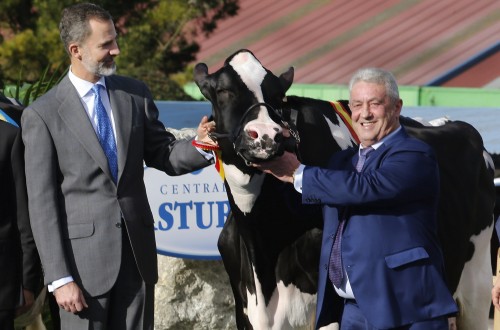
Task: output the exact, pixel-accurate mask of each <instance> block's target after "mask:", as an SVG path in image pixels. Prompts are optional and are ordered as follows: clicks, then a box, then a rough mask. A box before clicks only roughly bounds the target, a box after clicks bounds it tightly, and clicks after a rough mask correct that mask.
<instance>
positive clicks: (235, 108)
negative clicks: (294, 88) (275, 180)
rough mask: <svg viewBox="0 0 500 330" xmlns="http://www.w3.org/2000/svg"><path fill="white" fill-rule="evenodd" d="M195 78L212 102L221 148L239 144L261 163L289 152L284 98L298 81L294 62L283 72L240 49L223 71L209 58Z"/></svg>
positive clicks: (246, 156)
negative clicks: (278, 73)
mask: <svg viewBox="0 0 500 330" xmlns="http://www.w3.org/2000/svg"><path fill="white" fill-rule="evenodd" d="M194 79H195V82H196V84H197V85H198V87H199V88H200V90H201V92H202V93H203V95H204V96H205V97H206V98H207V99H208V100H209V101H210V102H211V103H212V115H213V117H214V121H215V123H216V132H217V133H216V134H214V135H215V136H216V137H217V138H218V140H219V141H218V142H219V144H220V145H221V148H223V149H224V148H226V150H227V149H228V148H229V149H233V150H234V152H235V153H237V154H238V155H240V156H241V157H242V158H243V159H244V160H245V161H246V163H249V162H252V163H258V162H260V161H264V160H268V159H270V158H272V157H273V156H275V155H279V154H281V153H282V152H283V149H284V143H283V140H284V138H283V128H282V125H283V123H282V118H281V111H280V109H281V104H282V102H283V99H284V97H285V93H286V91H287V90H288V88H289V87H290V85H291V84H292V81H293V68H290V69H289V70H288V71H287V72H285V73H283V74H282V75H281V76H279V77H277V76H275V75H274V74H273V73H272V72H271V71H269V70H267V69H266V68H264V67H263V66H262V64H261V63H260V62H259V60H257V59H256V58H255V56H254V55H253V54H252V52H250V51H248V50H239V51H237V52H236V53H234V54H233V55H231V56H230V57H228V58H227V59H226V61H225V63H224V66H223V67H222V68H221V69H219V70H218V71H216V72H214V73H212V74H209V73H208V67H207V65H206V64H205V63H199V64H197V65H196V67H195V69H194Z"/></svg>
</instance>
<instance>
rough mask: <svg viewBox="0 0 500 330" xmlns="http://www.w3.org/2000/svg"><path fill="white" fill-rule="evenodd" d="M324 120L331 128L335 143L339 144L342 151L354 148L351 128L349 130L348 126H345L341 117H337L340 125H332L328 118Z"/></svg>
mask: <svg viewBox="0 0 500 330" xmlns="http://www.w3.org/2000/svg"><path fill="white" fill-rule="evenodd" d="M324 118H325V121H326V122H327V123H328V127H329V128H330V132H331V133H332V136H333V138H334V139H335V142H337V144H338V145H339V147H340V148H341V149H342V150H345V149H347V148H349V147H353V146H354V143H353V141H352V136H351V132H350V131H349V128H347V126H346V125H345V124H344V121H343V120H342V119H341V118H340V116H339V115H337V118H338V121H339V125H336V124H334V123H332V122H331V121H330V120H329V119H328V118H327V117H324Z"/></svg>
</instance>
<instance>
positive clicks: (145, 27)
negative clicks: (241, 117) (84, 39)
mask: <svg viewBox="0 0 500 330" xmlns="http://www.w3.org/2000/svg"><path fill="white" fill-rule="evenodd" d="M71 3H74V1H71V0H2V1H1V2H0V72H1V73H0V81H4V82H5V83H6V84H16V83H19V82H20V81H22V82H28V83H30V82H35V81H37V80H38V79H40V77H41V75H42V73H43V72H44V71H45V68H47V67H49V72H48V74H49V75H57V73H58V72H56V71H57V70H60V72H59V73H60V74H62V73H63V70H64V69H66V67H67V66H68V65H69V59H68V57H67V55H66V53H65V51H64V49H63V47H62V44H61V42H60V40H59V30H58V27H57V26H58V23H59V17H60V13H61V11H62V9H63V8H64V7H66V6H67V5H69V4H71ZM97 3H98V4H99V5H101V6H102V7H103V8H106V9H107V10H109V12H110V13H111V15H112V16H113V17H114V20H115V24H116V29H117V32H118V34H119V45H120V49H121V54H120V55H119V56H118V57H117V59H116V62H117V65H118V72H119V73H120V74H124V75H128V76H132V77H136V78H138V79H141V80H143V81H145V82H146V83H147V84H148V85H149V87H150V88H151V91H152V92H153V96H154V97H155V98H156V99H176V100H187V99H190V97H189V96H187V95H186V94H185V93H184V92H183V90H182V88H181V86H180V85H179V83H178V81H186V80H191V77H190V76H189V75H190V72H191V71H190V69H189V68H187V66H188V64H189V63H190V62H192V61H194V60H195V55H196V53H197V52H198V51H199V45H198V43H197V42H196V40H195V37H196V36H198V35H200V34H204V35H206V36H208V35H210V33H211V32H213V30H214V29H215V28H216V26H217V22H218V21H220V20H221V19H224V18H226V17H229V16H234V15H236V14H237V11H238V9H239V6H238V0H149V1H140V0H103V1H98V2H97ZM2 75H3V76H2ZM0 87H1V86H0Z"/></svg>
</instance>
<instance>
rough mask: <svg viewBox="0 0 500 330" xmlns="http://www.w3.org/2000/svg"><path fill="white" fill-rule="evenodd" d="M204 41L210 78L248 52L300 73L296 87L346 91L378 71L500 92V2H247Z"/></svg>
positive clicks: (407, 80)
mask: <svg viewBox="0 0 500 330" xmlns="http://www.w3.org/2000/svg"><path fill="white" fill-rule="evenodd" d="M198 42H199V43H200V45H201V50H200V52H199V54H198V58H197V62H205V63H206V64H207V65H208V66H209V69H210V72H213V71H215V70H217V69H218V68H220V67H221V66H222V64H223V61H224V59H225V58H226V57H228V56H229V55H231V54H232V53H233V52H235V51H236V50H238V49H241V48H247V49H249V50H251V51H252V52H253V53H254V54H255V55H256V56H257V58H258V59H259V60H260V61H261V62H262V64H263V65H264V66H265V67H267V68H268V69H270V70H271V71H273V72H274V73H275V74H280V73H282V72H284V71H285V70H286V69H287V68H288V67H290V66H293V67H295V79H294V82H295V83H306V84H316V83H322V84H342V85H345V84H347V83H348V80H349V78H350V76H351V75H352V74H353V73H354V71H356V70H357V69H359V68H361V67H367V66H375V67H381V68H385V69H388V70H390V71H391V72H393V73H394V75H395V76H396V79H397V80H398V83H399V84H400V85H419V86H424V85H428V84H431V83H433V82H434V83H435V82H436V81H439V82H440V85H442V86H460V87H483V86H487V87H499V81H498V78H499V77H500V62H499V60H500V50H499V49H500V46H499V45H500V1H498V0H370V1H365V0H339V1H326V0H293V1H291V0H240V11H239V13H238V15H237V16H236V17H232V18H229V19H227V20H225V21H222V22H220V23H219V25H218V27H217V29H216V30H215V33H214V34H212V35H211V36H209V37H208V38H205V37H200V38H199V39H198ZM495 45H496V46H495ZM492 49H493V50H494V51H493V52H491V50H492ZM488 50H489V52H490V54H489V55H488V56H481V54H484V53H485V52H487V51H488ZM474 59H476V60H474ZM477 59H480V60H477ZM464 63H469V65H464ZM450 72H453V74H451V75H450Z"/></svg>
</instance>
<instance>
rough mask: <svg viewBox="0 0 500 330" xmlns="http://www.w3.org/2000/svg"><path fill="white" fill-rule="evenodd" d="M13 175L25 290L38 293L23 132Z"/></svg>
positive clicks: (17, 143)
mask: <svg viewBox="0 0 500 330" xmlns="http://www.w3.org/2000/svg"><path fill="white" fill-rule="evenodd" d="M11 164H12V173H13V177H14V186H15V190H16V191H15V195H16V211H17V212H16V214H17V225H18V228H19V234H20V239H21V247H22V256H23V257H22V259H23V261H22V267H23V280H22V284H23V288H25V289H28V290H30V291H33V292H36V291H37V290H38V289H39V286H40V285H41V265H40V258H39V256H38V251H37V249H36V245H35V241H34V239H33V233H32V230H31V226H30V220H29V212H28V196H27V192H26V177H25V173H24V145H23V143H22V138H21V131H20V130H19V131H18V134H17V136H16V138H15V140H14V144H13V146H12V154H11Z"/></svg>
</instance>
